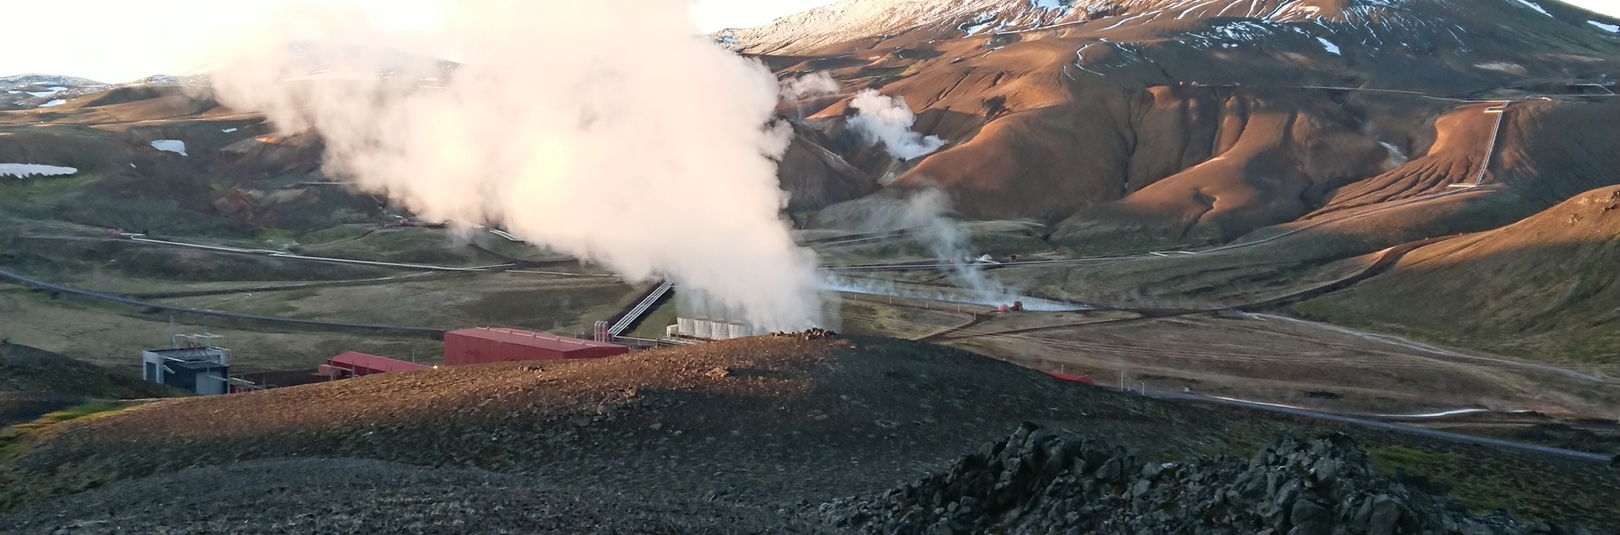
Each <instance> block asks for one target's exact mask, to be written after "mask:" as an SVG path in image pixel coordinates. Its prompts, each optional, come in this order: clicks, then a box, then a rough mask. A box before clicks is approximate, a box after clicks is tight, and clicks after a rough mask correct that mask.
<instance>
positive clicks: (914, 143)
mask: <svg viewBox="0 0 1620 535" xmlns="http://www.w3.org/2000/svg"><path fill="white" fill-rule="evenodd" d="M849 106H850V107H851V108H854V109H855V110H856V111H857V112H858V113H857V114H856V115H855V116H854V117H851V118H850V119H849V127H850V128H852V129H854V130H855V133H857V134H859V135H860V136H861V139H862V140H864V141H866V142H867V143H882V144H883V148H884V149H886V150H888V151H889V155H890V156H894V157H895V158H899V159H901V160H910V159H912V158H916V157H919V156H926V155H929V154H933V153H934V151H937V150H939V148H940V147H943V146H945V140H943V139H940V138H938V137H936V136H928V137H923V135H922V134H919V133H917V132H913V131H912V130H911V126H912V125H914V124H917V115H916V114H913V113H911V108H910V107H908V106H906V101H904V100H901V99H896V98H890V97H886V96H883V95H882V94H881V93H878V92H877V91H876V90H872V89H867V90H865V91H861V92H860V93H856V94H855V99H854V100H851V101H850V103H849Z"/></svg>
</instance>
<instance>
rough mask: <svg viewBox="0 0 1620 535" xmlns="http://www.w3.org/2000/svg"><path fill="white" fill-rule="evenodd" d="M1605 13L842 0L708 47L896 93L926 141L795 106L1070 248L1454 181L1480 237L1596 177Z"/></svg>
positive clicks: (1428, 189) (1609, 56)
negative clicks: (886, 148)
mask: <svg viewBox="0 0 1620 535" xmlns="http://www.w3.org/2000/svg"><path fill="white" fill-rule="evenodd" d="M1615 22H1616V21H1614V20H1612V19H1609V18H1606V17H1601V16H1598V15H1595V14H1592V13H1589V12H1586V11H1583V10H1580V9H1577V8H1573V7H1570V6H1567V5H1564V4H1561V3H1558V2H1554V1H1538V2H1528V1H1526V2H1520V1H1518V0H1486V1H1479V2H1455V1H1449V0H1404V1H1387V0H1336V1H1334V0H1318V1H1303V2H1282V1H1272V0H1262V1H1255V2H1249V1H1243V2H1238V1H1228V0H1213V1H1211V0H1198V1H1193V0H1142V1H1106V2H1103V1H1086V0H1078V1H1073V2H1027V1H1024V0H970V1H962V2H952V3H938V2H923V1H921V0H847V1H845V2H840V3H838V4H834V5H832V6H828V7H825V8H821V9H817V10H812V11H810V12H807V13H804V14H801V15H798V16H795V17H790V18H786V19H782V20H780V21H778V22H777V23H775V24H774V25H772V26H767V27H763V28H755V29H749V30H734V31H729V32H726V33H724V34H723V35H722V36H721V37H722V40H723V41H724V42H727V43H731V46H733V47H735V48H737V49H738V50H741V51H744V52H748V53H755V54H761V55H762V57H763V58H764V59H765V61H766V62H767V64H769V65H771V66H772V67H773V68H775V69H776V70H777V72H778V74H779V76H780V77H782V78H784V79H786V78H792V77H798V76H803V75H807V74H812V73H817V72H825V73H828V74H830V75H832V76H833V77H834V78H836V79H838V80H839V81H841V82H842V84H843V91H842V93H841V96H843V97H849V96H851V95H852V94H853V93H854V92H855V91H856V90H860V89H867V88H872V89H878V90H880V91H881V92H882V93H883V94H885V95H889V96H895V97H899V98H902V99H904V101H905V102H906V103H907V104H908V105H909V107H910V108H911V109H913V110H915V111H916V113H917V115H918V121H917V124H916V130H918V131H919V132H920V133H923V134H928V135H935V136H939V137H941V138H943V139H945V140H946V141H947V142H948V143H947V145H946V146H945V148H944V149H943V150H941V151H939V152H937V153H934V154H931V155H928V156H926V157H923V158H920V159H916V160H912V161H909V162H896V161H895V160H893V159H892V158H887V157H886V155H883V154H882V153H880V152H877V153H875V152H873V151H871V150H870V149H871V147H869V146H866V145H865V144H862V143H859V142H858V140H857V139H855V138H854V137H853V136H852V135H851V134H850V132H849V129H848V122H847V119H848V117H849V116H851V115H853V113H854V110H852V109H851V108H850V107H849V105H848V104H849V101H848V99H847V98H845V99H822V100H820V101H814V102H810V103H808V104H810V105H812V107H821V106H823V105H824V106H825V107H822V108H821V109H819V110H814V111H812V112H810V113H808V118H807V119H806V120H805V121H804V122H805V124H807V125H809V126H812V127H814V128H817V129H820V130H822V131H823V132H826V133H827V135H828V136H830V137H832V138H833V145H834V146H833V147H826V148H831V149H834V150H835V151H838V149H840V148H841V149H843V150H841V151H838V152H840V154H841V155H842V156H843V157H844V158H845V160H846V161H848V162H850V163H852V164H854V165H855V166H856V167H858V168H860V169H861V170H862V171H864V172H865V173H866V174H867V176H868V177H869V178H870V179H871V180H882V182H884V183H886V184H888V188H890V189H909V188H920V187H933V186H939V187H943V188H944V189H945V190H947V191H948V192H950V193H951V194H952V196H953V197H954V198H955V208H956V209H958V210H959V211H961V212H962V213H964V214H966V215H968V216H971V217H979V218H1013V219H1017V218H1030V219H1035V220H1038V221H1042V222H1046V223H1049V224H1053V225H1055V226H1054V228H1053V230H1054V237H1055V238H1056V239H1057V240H1058V241H1059V242H1061V243H1064V244H1068V245H1072V246H1075V247H1077V248H1080V249H1083V250H1092V249H1121V248H1123V249H1141V248H1146V247H1153V246H1162V245H1165V244H1176V243H1193V244H1199V243H1217V242H1225V241H1230V240H1233V239H1235V238H1238V237H1239V236H1243V235H1245V234H1248V233H1250V232H1254V231H1256V230H1258V229H1262V228H1265V227H1268V226H1273V225H1278V224H1283V223H1288V222H1292V221H1298V220H1312V219H1319V218H1324V217H1337V216H1339V215H1343V214H1348V213H1351V212H1352V211H1354V210H1365V209H1367V208H1368V207H1369V206H1374V205H1382V204H1387V203H1390V202H1396V201H1409V202H1410V203H1455V202H1457V200H1458V198H1460V197H1465V195H1462V193H1465V192H1459V191H1458V190H1459V189H1462V188H1460V187H1454V186H1463V185H1472V184H1476V183H1477V184H1478V185H1481V186H1485V187H1486V189H1483V190H1480V191H1478V192H1473V193H1472V195H1474V196H1476V197H1477V196H1481V195H1489V196H1496V197H1501V198H1502V199H1505V200H1503V201H1502V202H1495V203H1492V207H1491V209H1490V210H1492V211H1494V212H1497V213H1493V214H1483V216H1482V217H1478V218H1477V219H1478V221H1479V224H1478V225H1475V226H1474V227H1472V228H1468V229H1466V230H1485V229H1488V228H1492V227H1494V226H1496V225H1499V224H1501V222H1502V221H1501V220H1502V219H1503V218H1506V219H1507V220H1508V221H1511V220H1514V219H1517V218H1519V217H1523V216H1526V215H1529V214H1532V213H1535V212H1537V211H1539V210H1541V209H1545V208H1547V207H1550V206H1551V205H1553V204H1556V203H1557V202H1559V201H1562V200H1563V199H1566V198H1568V197H1569V196H1571V195H1575V194H1578V193H1580V192H1582V191H1586V190H1588V189H1591V188H1594V187H1599V186H1603V185H1608V184H1613V183H1615V182H1616V177H1617V176H1620V161H1616V160H1615V159H1614V158H1612V157H1611V155H1612V154H1614V153H1615V151H1614V150H1612V147H1613V146H1614V145H1615V144H1617V143H1620V136H1617V135H1615V134H1614V133H1612V132H1610V131H1609V130H1608V129H1605V128H1603V127H1602V125H1603V124H1605V123H1607V122H1612V121H1613V120H1615V119H1616V118H1620V107H1617V106H1616V105H1615V104H1614V102H1613V100H1614V99H1612V98H1609V97H1611V96H1612V95H1611V92H1610V91H1609V87H1608V86H1609V85H1611V81H1610V80H1609V74H1608V73H1611V72H1614V71H1615V70H1616V67H1620V38H1617V36H1616V34H1615V33H1613V32H1610V31H1609V30H1608V28H1611V27H1612V26H1610V25H1612V24H1614V23H1615ZM1497 110H1504V111H1501V112H1498V111H1497ZM1572 133H1573V134H1578V135H1569V134H1572ZM823 146H824V145H823ZM896 167H899V168H900V169H899V172H898V173H896V172H895V168H896ZM792 171H793V169H791V168H790V169H788V170H787V171H785V172H784V176H788V175H791V174H792ZM890 174H894V175H898V176H891V177H888V179H884V176H885V175H890ZM1448 192H1450V193H1455V195H1444V194H1446V193H1448ZM1487 192H1488V193H1487ZM839 197H841V195H823V196H821V198H825V199H829V200H830V199H836V198H839ZM1385 217H1386V216H1385V215H1384V214H1378V215H1377V217H1372V218H1370V219H1383V218H1385ZM1388 217H1391V218H1394V219H1395V221H1394V223H1393V224H1396V225H1401V226H1411V227H1415V228H1416V230H1419V231H1421V230H1422V229H1423V228H1424V227H1428V226H1434V227H1437V228H1438V227H1446V228H1447V230H1453V229H1452V228H1451V225H1449V224H1443V223H1440V222H1435V221H1429V220H1426V219H1424V218H1422V217H1409V214H1405V215H1403V214H1393V215H1389V216H1388Z"/></svg>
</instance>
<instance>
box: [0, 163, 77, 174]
mask: <svg viewBox="0 0 1620 535" xmlns="http://www.w3.org/2000/svg"><path fill="white" fill-rule="evenodd" d="M77 172H79V170H78V169H75V168H72V167H61V166H56V165H41V164H37V163H0V176H9V177H15V178H28V177H31V176H67V175H71V174H74V173H77Z"/></svg>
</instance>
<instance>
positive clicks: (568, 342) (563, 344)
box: [444, 327, 630, 366]
mask: <svg viewBox="0 0 1620 535" xmlns="http://www.w3.org/2000/svg"><path fill="white" fill-rule="evenodd" d="M629 352H630V348H628V347H625V346H621V345H618V344H610V343H607V342H597V341H593V340H581V339H578V338H568V337H563V336H556V335H551V334H545V333H536V332H529V331H520V330H517V329H495V328H488V327H480V328H476V329H462V330H459V331H450V332H447V333H444V364H445V365H446V366H466V365H469V364H488V363H491V362H516V361H525V360H562V359H599V358H605V357H611V356H614V355H623V354H625V353H629Z"/></svg>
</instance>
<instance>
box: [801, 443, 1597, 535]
mask: <svg viewBox="0 0 1620 535" xmlns="http://www.w3.org/2000/svg"><path fill="white" fill-rule="evenodd" d="M821 512H822V513H823V514H824V515H826V517H827V518H828V519H829V520H830V521H832V522H834V523H836V524H838V525H839V526H840V527H844V528H849V529H854V530H857V531H863V532H866V533H893V534H928V535H935V534H948V533H1008V534H1022V533H1119V534H1130V535H1138V534H1149V533H1151V534H1166V533H1185V534H1233V535H1236V534H1243V533H1260V534H1274V535H1283V534H1287V535H1347V534H1355V535H1363V534H1366V535H1393V534H1419V533H1425V534H1431V533H1432V534H1470V535H1473V534H1479V535H1486V534H1529V533H1587V531H1586V530H1584V529H1580V528H1577V529H1574V530H1568V529H1564V528H1560V527H1557V526H1551V525H1547V524H1539V523H1538V524H1527V523H1524V522H1520V521H1518V520H1516V519H1514V518H1513V517H1512V515H1511V514H1508V513H1506V512H1499V513H1498V514H1495V515H1491V516H1488V517H1479V516H1474V515H1470V514H1469V513H1468V512H1467V511H1465V510H1463V508H1462V506H1461V505H1459V504H1458V503H1457V502H1455V501H1453V500H1451V499H1449V498H1447V497H1444V496H1436V495H1430V494H1427V493H1425V492H1423V491H1422V490H1418V489H1417V488H1415V487H1412V486H1408V485H1406V484H1402V483H1400V482H1397V481H1393V480H1390V479H1387V478H1384V477H1380V476H1378V475H1377V474H1375V473H1374V472H1373V469H1372V465H1371V462H1370V459H1369V457H1368V455H1367V454H1366V453H1364V452H1362V451H1361V450H1360V449H1358V448H1357V446H1356V444H1355V442H1354V441H1353V440H1351V439H1350V438H1349V437H1346V436H1343V435H1333V436H1327V437H1324V438H1320V439H1316V440H1310V441H1300V440H1293V439H1288V440H1284V441H1283V442H1280V443H1278V444H1275V445H1273V446H1271V447H1268V448H1266V449H1265V450H1263V451H1261V452H1260V453H1258V454H1256V455H1255V456H1254V458H1253V459H1250V460H1249V461H1247V462H1244V461H1242V460H1239V459H1232V458H1222V459H1206V460H1199V461H1193V462H1188V463H1158V462H1149V461H1145V460H1142V459H1138V458H1137V457H1136V456H1134V455H1132V454H1131V453H1130V452H1129V451H1127V450H1126V449H1124V448H1122V447H1115V446H1110V445H1108V444H1105V443H1102V442H1098V441H1091V440H1081V439H1077V438H1071V437H1065V436H1059V435H1056V434H1053V433H1052V432H1050V431H1047V430H1045V429H1042V428H1041V427H1039V426H1036V425H1034V424H1024V425H1023V426H1022V427H1020V428H1019V429H1018V431H1017V432H1015V433H1014V434H1013V435H1012V436H1011V437H1009V438H1008V439H1006V440H1003V441H999V442H995V443H991V444H985V445H984V446H983V447H982V448H980V449H979V451H978V452H976V453H973V454H971V455H968V456H966V457H964V458H962V459H961V460H960V461H958V462H957V463H956V464H955V465H953V466H951V467H950V469H948V470H947V471H945V472H943V473H939V474H935V475H932V476H929V477H926V478H924V479H922V480H921V481H917V482H914V483H910V484H907V485H905V486H903V487H900V488H896V489H893V490H890V491H888V492H886V493H883V494H881V495H878V496H866V497H854V498H846V499H842V500H838V501H835V502H832V503H828V504H825V505H823V506H822V508H821Z"/></svg>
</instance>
